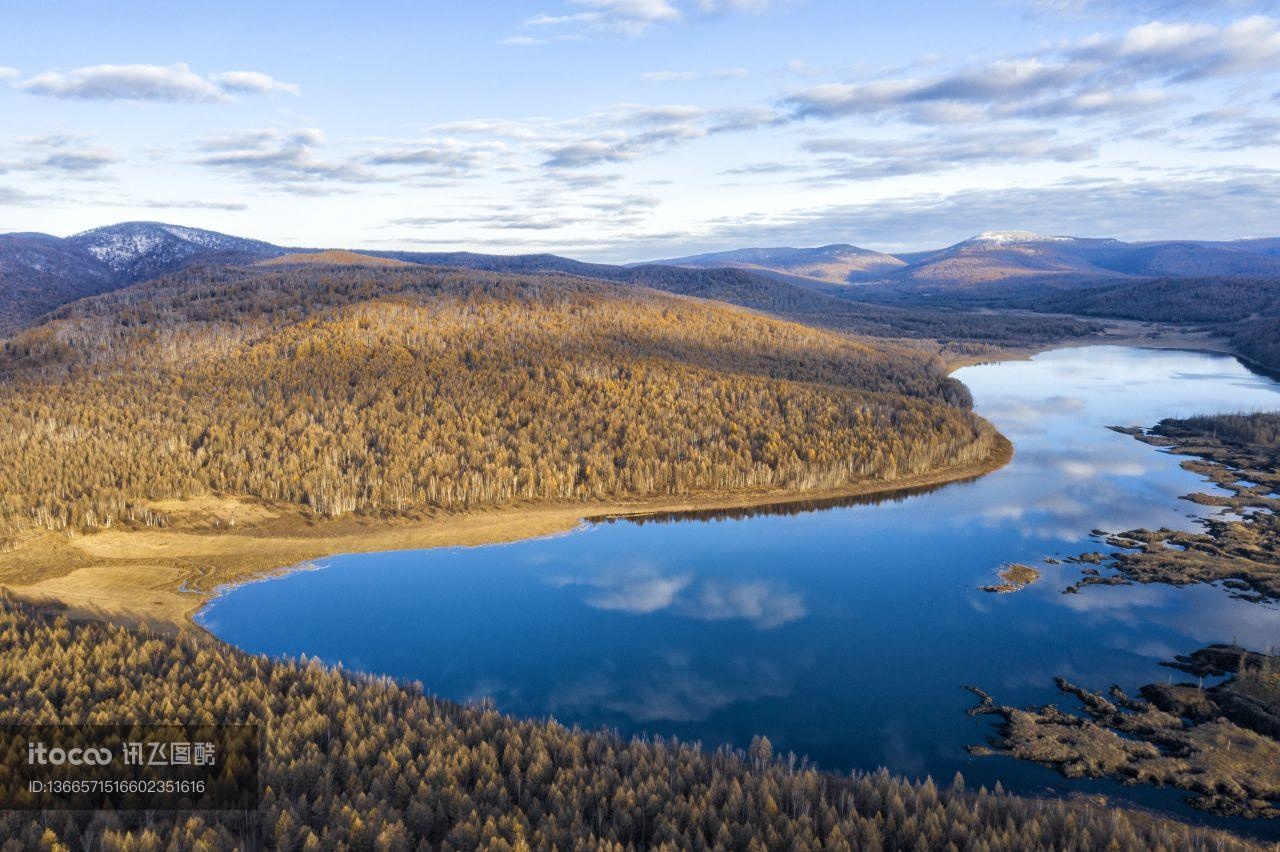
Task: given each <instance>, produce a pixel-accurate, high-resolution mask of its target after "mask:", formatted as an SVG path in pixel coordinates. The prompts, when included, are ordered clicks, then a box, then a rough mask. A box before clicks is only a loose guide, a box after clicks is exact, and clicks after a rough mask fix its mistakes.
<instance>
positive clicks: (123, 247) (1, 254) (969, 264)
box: [0, 222, 1280, 334]
mask: <svg viewBox="0 0 1280 852" xmlns="http://www.w3.org/2000/svg"><path fill="white" fill-rule="evenodd" d="M319 252H320V250H319V249H290V248H284V247H282V246H277V245H273V244H271V243H267V242H263V241H261V240H254V239H244V238H241V237H233V236H228V235H226V234H220V233H217V232H214V231H206V230H201V229H199V228H188V227H182V226H178V225H170V224H165V223H161V222H124V223H120V224H116V225H108V226H105V227H101V228H95V229H93V230H90V231H85V232H83V233H79V234H75V235H73V236H70V237H64V238H60V237H54V236H50V235H48V234H38V233H12V234H0V334H5V333H8V332H10V331H12V330H14V329H16V328H19V327H21V326H23V325H25V324H28V323H30V322H31V321H32V320H34V319H36V318H37V317H39V316H41V315H42V314H44V313H46V312H48V311H50V310H53V309H54V308H57V307H58V306H60V305H63V304H66V303H67V302H71V301H74V300H76V299H79V298H82V297H85V296H90V295H95V294H98V293H103V292H108V291H111V290H116V289H119V288H122V287H127V286H129V285H130V284H134V283H137V282H140V281H144V280H147V279H150V278H154V277H156V276H158V275H162V274H164V273H166V272H171V271H174V270H178V269H182V268H184V267H187V266H190V265H193V264H202V263H203V264H209V263H214V264H216V263H230V264H246V263H256V262H261V261H267V260H271V259H273V258H274V259H277V262H281V263H291V262H298V261H302V260H307V259H308V258H310V259H311V260H312V262H316V261H320V262H324V263H334V262H342V263H353V262H356V263H359V262H364V261H361V260H360V259H361V258H383V259H387V260H394V261H399V262H403V263H411V264H420V265H429V266H447V267H455V268H464V269H482V270H489V271H498V272H560V273H566V274H572V275H581V276H585V277H591V278H600V279H605V280H609V281H615V282H628V283H634V284H640V285H644V286H650V287H656V288H658V289H663V290H668V291H670V292H677V293H683V294H686V295H694V296H701V297H705V298H715V299H721V300H724V301H730V302H733V303H735V304H741V305H745V306H746V307H751V308H756V309H762V310H769V311H773V312H778V313H804V314H812V315H815V316H816V315H822V314H829V313H831V312H833V311H834V312H836V313H840V312H841V308H840V307H839V306H838V305H836V303H835V302H833V301H832V300H830V299H818V300H817V301H815V296H816V294H811V295H806V293H805V292H804V291H805V290H810V291H812V290H819V291H823V292H824V293H825V294H828V295H829V294H832V293H837V292H843V293H844V294H845V295H851V294H850V291H856V292H864V293H867V294H868V295H871V294H874V293H877V292H880V293H885V292H890V291H892V290H905V291H925V292H927V291H930V290H940V289H946V290H949V291H957V290H964V289H971V288H972V287H973V286H974V285H984V284H998V283H1001V282H1017V283H1031V282H1036V283H1041V282H1043V283H1045V284H1057V285H1068V284H1072V283H1078V282H1093V283H1097V282H1101V281H1125V280H1143V279H1149V278H1197V277H1205V276H1252V277H1272V276H1274V277H1280V238H1270V239H1253V240H1237V241H1225V242H1224V241H1218V242H1212V241H1190V240H1182V241H1160V242H1137V243H1129V242H1122V241H1120V240H1114V239H1094V238H1079V237H1065V236H1048V235H1043V234H1035V233H1030V232H1025V231H995V232H987V233H983V234H979V235H978V236H976V237H973V238H971V239H968V240H965V241H963V242H960V243H957V244H955V245H952V246H948V247H946V248H942V249H938V250H935V251H923V252H912V253H905V254H896V255H895V254H886V253H883V252H877V251H871V250H869V249H863V248H859V247H857V246H853V245H848V244H836V245H827V246H820V247H816V248H745V249H737V250H733V251H726V252H716V253H710V254H699V255H692V256H688V257H677V258H670V259H665V260H657V261H652V262H650V263H646V264H634V265H629V266H615V265H609V264H599V263H585V262H582V261H577V260H573V259H570V258H566V257H560V256H558V255H553V254H526V255H487V254H477V253H472V252H410V251H376V252H375V251H368V252H359V253H353V252H342V253H340V254H339V253H334V252H332V251H329V252H325V253H323V254H321V253H319ZM322 258H323V259H324V260H322V261H321V260H320V259H322ZM369 262H372V261H369ZM717 270H718V272H717V274H707V273H709V272H712V271H717ZM695 271H699V272H701V273H702V274H694V272H695ZM797 285H798V286H797ZM850 285H858V286H857V287H856V288H854V287H850ZM840 301H842V302H843V300H840ZM780 306H781V307H780ZM845 307H846V308H847V306H845Z"/></svg>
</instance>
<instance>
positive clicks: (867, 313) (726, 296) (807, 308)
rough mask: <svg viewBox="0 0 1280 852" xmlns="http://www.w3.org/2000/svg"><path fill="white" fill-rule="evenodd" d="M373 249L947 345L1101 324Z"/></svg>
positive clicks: (1052, 334) (731, 280)
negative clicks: (565, 277)
mask: <svg viewBox="0 0 1280 852" xmlns="http://www.w3.org/2000/svg"><path fill="white" fill-rule="evenodd" d="M368 254H371V255H373V256H376V257H382V258H389V259H394V260H400V261H407V262H410V263H418V264H423V265H427V266H440V267H449V268H458V269H475V270H484V271H489V272H518V273H529V272H563V273H567V274H571V275H580V276H582V277H584V278H592V279H596V280H600V281H611V282H615V283H619V284H633V285H638V286H642V287H650V288H653V289H655V290H664V291H666V292H668V293H678V294H680V295H685V296H697V297H698V298H701V299H715V300H716V301H720V302H726V303H728V304H730V305H739V306H741V307H744V308H751V309H752V310H756V311H764V312H766V313H770V314H774V315H775V316H780V317H783V318H785V319H792V320H795V321H797V322H802V323H805V324H806V325H812V326H816V327H818V328H828V329H832V330H835V331H844V332H850V333H853V334H859V335H865V336H871V337H889V338H914V339H930V340H937V341H939V342H940V343H943V344H947V343H950V342H959V343H960V345H965V344H975V343H976V344H979V345H981V344H993V345H1014V346H1017V345H1025V344H1035V343H1043V342H1046V341H1053V340H1064V339H1069V338H1076V337H1084V336H1087V335H1089V334H1091V333H1093V332H1094V331H1096V330H1098V328H1099V326H1097V325H1095V324H1092V323H1089V322H1088V321H1082V320H1076V319H1071V318H1064V317H1028V316H1022V315H1005V316H992V315H990V314H982V313H977V312H972V311H956V310H946V309H944V310H935V309H934V308H932V307H930V306H928V305H921V304H915V305H912V306H911V307H910V308H902V307H893V306H890V305H884V304H874V303H870V302H864V301H856V300H853V299H851V298H846V297H842V296H841V295H836V294H834V293H827V292H819V291H816V290H813V289H812V288H810V287H804V286H800V285H798V284H795V283H791V282H789V281H787V280H781V279H778V278H774V277H767V276H765V275H763V274H760V273H759V272H756V271H751V270H746V269H738V268H732V267H715V268H705V269H691V268H686V267H682V266H676V265H670V264H663V263H657V264H641V265H637V266H610V265H608V264H603V263H583V262H582V261H577V260H571V259H569V258H565V257H560V256H558V255H554V254H526V255H492V254H475V253H472V252H404V251H383V252H369V253H368ZM849 295H850V294H844V296H849Z"/></svg>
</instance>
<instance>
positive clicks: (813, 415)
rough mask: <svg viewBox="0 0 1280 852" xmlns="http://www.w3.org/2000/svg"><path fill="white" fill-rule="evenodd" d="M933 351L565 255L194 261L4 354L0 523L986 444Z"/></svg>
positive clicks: (778, 474) (406, 507) (16, 340)
mask: <svg viewBox="0 0 1280 852" xmlns="http://www.w3.org/2000/svg"><path fill="white" fill-rule="evenodd" d="M966 403H967V394H966V392H965V391H964V389H963V387H962V386H960V385H959V384H958V383H957V382H955V381H954V380H951V379H948V378H946V377H945V375H944V373H943V371H942V369H941V366H940V364H939V363H938V362H937V361H936V360H934V359H932V358H929V357H926V356H924V355H921V354H919V353H914V352H912V351H910V350H899V349H893V348H889V347H872V346H868V345H865V344H862V343H858V342H856V341H853V340H851V339H850V338H848V337H845V336H842V335H838V334H832V333H829V332H824V331H821V330H816V329H813V328H809V327H805V326H802V325H799V324H795V323H790V322H784V321H781V320H776V319H772V318H768V317H763V316H760V315H757V314H753V313H749V312H744V311H741V310H738V309H735V308H732V307H728V306H724V305H719V304H716V303H712V302H705V301H699V300H693V299H686V298H680V297H676V296H672V295H670V294H665V293H659V292H656V291H653V290H650V289H646V288H641V287H637V286H635V285H617V284H611V283H607V282H601V281H591V280H587V279H583V278H578V277H574V276H566V275H558V274H543V275H510V274H502V273H495V272H483V271H474V270H471V271H467V270H439V269H430V268H426V267H393V268H369V267H363V266H349V265H348V266H316V265H310V264H308V265H300V266H283V267H228V266H216V267H193V268H190V269H186V270H183V271H180V272H177V273H173V274H170V275H168V276H166V277H162V278H159V279H156V280H154V281H152V282H149V283H146V284H141V285H136V286H134V287H131V288H127V289H125V290H120V291H116V292H113V293H109V294H106V295H102V296H97V297H93V298H90V299H84V300H81V301H78V302H76V303H73V304H71V305H68V306H66V307H64V308H63V309H61V310H60V311H58V312H56V313H55V314H54V315H53V316H51V317H50V318H49V319H47V320H46V321H45V322H44V323H42V324H41V325H39V326H36V327H34V328H30V329H27V330H25V331H23V332H21V333H19V334H17V335H15V336H13V337H11V338H9V339H8V340H6V341H5V342H4V345H3V353H0V406H3V408H4V410H5V411H6V421H5V425H6V428H5V429H4V430H3V431H2V432H0V493H3V494H5V495H6V499H5V502H4V503H3V504H0V513H2V514H3V523H4V525H5V527H6V528H8V529H9V530H10V531H11V532H12V531H13V530H17V529H21V528H23V527H26V526H30V525H33V524H34V525H38V526H41V527H47V528H53V529H60V528H63V527H81V528H92V527H98V526H104V525H108V524H116V523H120V522H128V521H137V522H145V523H155V522H162V520H163V519H160V518H156V517H154V516H153V515H152V514H151V513H150V510H149V509H147V508H146V504H147V503H148V501H152V500H158V499H162V498H181V497H190V496H196V495H203V494H207V493H210V492H215V493H221V494H233V495H241V496H245V497H249V498H256V499H259V500H265V501H277V502H281V503H284V504H295V505H297V506H299V507H305V509H306V510H307V511H309V512H313V513H315V514H317V515H321V516H329V517H334V516H339V515H343V514H347V513H351V512H361V513H367V514H376V515H390V514H404V515H420V514H423V513H430V512H434V511H441V510H446V511H452V510H462V509H469V508H474V507H478V506H493V505H501V504H508V503H513V502H527V501H565V500H572V501H580V500H594V499H601V498H612V497H628V496H642V495H667V494H685V493H693V492H700V491H724V490H734V491H738V490H743V489H806V490H807V489H838V488H841V487H847V486H849V485H852V484H854V483H862V482H866V481H869V480H882V481H892V480H895V479H899V478H901V477H903V476H906V475H910V474H919V473H922V472H928V471H933V470H937V469H939V468H943V467H949V466H954V465H965V464H971V463H976V462H980V461H982V460H983V459H986V458H988V457H989V456H990V454H991V453H992V451H993V449H994V448H995V446H996V443H997V442H998V439H997V437H996V436H995V434H994V432H993V431H992V430H991V428H990V427H989V426H988V425H987V424H986V423H985V422H984V421H982V420H981V419H980V418H978V417H976V416H975V415H973V414H972V413H971V412H970V411H969V410H968V408H967V404H966Z"/></svg>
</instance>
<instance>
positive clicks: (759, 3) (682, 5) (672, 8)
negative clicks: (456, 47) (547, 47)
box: [502, 0, 780, 45]
mask: <svg viewBox="0 0 1280 852" xmlns="http://www.w3.org/2000/svg"><path fill="white" fill-rule="evenodd" d="M778 5H780V3H779V2H778V0H565V2H564V6H563V7H562V8H561V9H560V10H559V11H557V12H542V13H540V14H537V15H534V16H533V17H531V18H529V19H527V20H526V21H525V22H524V26H526V27H533V28H537V29H547V30H560V31H562V32H561V33H560V35H559V36H556V37H551V38H541V37H535V36H527V35H526V36H513V37H510V38H506V39H503V40H502V42H503V43H504V44H512V45H531V44H545V43H546V42H548V41H557V40H563V39H564V36H566V35H569V34H573V35H576V36H578V37H585V36H628V37H635V36H640V35H644V34H645V33H647V32H649V31H650V30H652V29H653V28H654V27H657V26H659V25H662V24H673V23H678V22H680V21H683V20H686V19H687V18H688V17H689V16H690V14H692V15H693V16H695V17H696V16H703V17H710V16H717V15H722V14H727V13H746V14H758V13H760V12H764V11H766V10H767V9H770V8H773V7H775V6H778Z"/></svg>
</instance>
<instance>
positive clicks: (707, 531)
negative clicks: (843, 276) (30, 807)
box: [200, 347, 1280, 835]
mask: <svg viewBox="0 0 1280 852" xmlns="http://www.w3.org/2000/svg"><path fill="white" fill-rule="evenodd" d="M956 375H957V377H958V378H960V379H961V380H962V381H964V382H965V383H966V384H967V385H968V386H969V388H970V389H971V390H972V391H973V396H974V399H975V404H976V408H977V410H978V412H979V413H981V414H982V415H983V416H984V417H986V418H988V419H989V420H991V421H992V422H993V423H995V425H996V426H997V427H998V428H999V429H1000V430H1001V431H1002V432H1003V433H1004V434H1005V435H1007V436H1008V437H1009V438H1010V439H1012V441H1013V442H1014V445H1015V447H1016V455H1015V458H1014V461H1013V462H1012V463H1011V464H1010V465H1009V466H1007V467H1006V468H1004V469H1002V470H1000V471H998V472H996V473H994V474H991V475H989V476H986V477H984V478H982V479H980V480H977V481H974V482H970V483H962V484H956V485H952V486H948V487H945V488H942V489H940V490H937V491H934V492H931V493H927V494H923V495H918V496H912V497H908V498H903V499H898V500H895V501H889V502H884V503H880V504H878V505H858V506H848V507H844V508H831V509H824V510H821V511H811V512H805V513H801V514H783V515H768V514H764V515H757V516H754V517H745V518H738V519H721V520H705V519H695V520H681V521H675V522H664V523H655V522H648V523H643V524H637V523H633V522H613V523H600V524H590V525H585V526H584V527H583V528H582V529H580V530H578V531H576V532H573V533H571V534H567V535H563V536H559V537H554V538H545V539H537V540H531V541H525V542H520V543H517V544H508V545H495V546H489V547H477V548H445V549H436V550H422V551H405V552H395V553H378V554H358V555H348V556H338V557H333V558H330V559H327V560H325V561H324V562H323V570H320V571H304V572H298V573H294V574H290V575H288V576H286V577H284V578H281V579H275V580H270V581H264V582H259V583H253V584H249V585H245V586H241V587H239V588H236V589H233V590H231V591H229V592H228V593H226V594H224V595H223V596H221V597H219V598H218V599H217V600H215V601H214V602H213V603H212V604H210V605H209V607H208V608H206V609H205V611H204V612H203V613H202V614H201V616H200V620H201V621H202V623H203V624H204V625H205V626H206V627H208V628H209V629H210V630H211V631H213V632H214V633H216V634H217V635H219V636H221V637H222V638H224V639H226V640H227V641H229V642H232V643H234V644H235V645H238V646H240V647H242V648H244V649H246V650H249V651H253V652H260V653H267V654H273V655H291V656H292V655H299V654H307V655H309V656H316V657H320V658H321V659H323V660H325V661H328V662H331V663H336V662H341V663H342V664H343V665H345V666H346V667H348V668H352V669H360V670H364V671H370V672H376V673H380V674H390V675H394V676H397V677H404V678H413V679H418V680H421V681H422V682H423V683H424V684H425V685H426V686H427V688H428V690H429V691H430V692H432V693H434V694H437V695H440V696H443V697H446V698H451V699H456V700H464V701H465V700H472V699H479V698H482V697H492V698H493V699H494V701H495V702H496V703H497V705H498V707H499V708H500V709H503V710H505V711H509V712H511V713H515V714H520V715H527V716H546V715H553V716H555V717H556V718H557V719H559V720H560V721H562V722H566V723H570V724H571V723H580V724H582V725H583V726H588V727H596V726H609V727H614V728H617V729H619V730H621V731H622V732H623V733H644V732H648V733H661V734H667V735H670V734H674V735H677V736H680V737H682V738H685V739H689V740H700V741H702V742H704V743H707V744H711V745H715V744H721V743H732V744H735V745H739V746H745V745H746V744H747V743H748V742H750V739H751V737H752V735H753V734H757V733H763V734H766V735H767V736H768V737H769V738H770V740H772V742H773V744H774V748H775V750H777V751H780V752H785V751H788V750H791V751H795V752H796V753H798V754H802V755H807V756H809V757H810V758H812V759H813V760H815V761H816V762H818V763H819V764H820V765H822V766H824V767H826V768H830V769H835V770H848V769H854V768H867V769H869V768H874V767H876V766H881V765H884V766H888V767H890V768H891V769H892V770H894V771H896V772H899V773H902V774H905V775H909V776H923V775H925V774H931V775H933V776H934V777H935V778H937V779H941V780H944V781H949V780H950V779H951V777H952V775H953V774H954V773H955V772H956V771H957V770H959V771H961V772H963V773H964V776H965V778H966V780H967V782H968V783H969V785H970V786H976V785H977V784H979V783H984V784H987V785H991V784H993V783H994V782H995V781H996V780H997V779H999V780H1001V781H1002V782H1003V784H1004V785H1005V787H1007V788H1011V789H1014V790H1019V791H1023V792H1029V793H1037V792H1047V791H1057V792H1063V791H1069V790H1078V791H1089V792H1104V793H1107V794H1111V795H1116V796H1121V797H1125V798H1128V799H1130V800H1132V801H1135V802H1139V803H1141V804H1144V805H1148V806H1152V807H1158V808H1162V809H1169V810H1173V811H1176V812H1178V814H1179V815H1180V816H1183V817H1188V818H1193V819H1203V817H1200V816H1198V815H1196V813H1195V812H1193V811H1189V810H1188V809H1186V808H1184V807H1183V806H1182V805H1181V794H1178V793H1177V792H1175V791H1158V790H1151V789H1147V788H1125V787H1122V786H1120V785H1118V784H1114V783H1111V782H1106V781H1082V782H1075V781H1067V780H1065V779H1063V778H1061V777H1060V776H1059V775H1057V774H1056V773H1054V772H1053V771H1051V770H1048V769H1044V768H1041V767H1037V766H1034V765H1030V764H1025V763H1021V762H1017V761H1013V760H1011V759H1007V758H1003V757H973V756H970V755H969V754H968V753H967V752H966V751H965V746H966V745H968V744H972V743H981V742H983V741H984V739H985V738H986V737H988V736H990V734H991V733H992V730H991V722H990V721H989V720H984V719H970V718H968V717H966V716H965V712H964V711H965V710H966V709H967V708H968V707H970V706H972V704H973V699H972V697H971V696H970V695H969V693H967V692H965V691H964V690H962V689H961V687H962V685H963V684H975V685H979V686H982V687H983V688H984V689H987V690H988V691H989V692H991V693H993V694H994V695H995V697H996V698H997V700H999V701H1001V702H1003V703H1015V704H1026V703H1033V702H1046V701H1058V702H1060V703H1061V704H1062V705H1063V706H1071V705H1072V704H1073V703H1074V702H1073V700H1071V699H1069V698H1063V697H1062V696H1060V695H1059V694H1058V693H1057V691H1056V690H1055V688H1054V686H1053V678H1054V677H1055V676H1056V675H1063V676H1065V677H1067V678H1068V679H1070V680H1073V681H1075V682H1076V683H1079V684H1082V685H1084V686H1086V687H1090V688H1095V689H1105V688H1106V687H1108V686H1110V685H1111V684H1113V683H1115V684H1120V685H1122V686H1124V687H1126V688H1136V687H1137V686H1139V685H1141V684H1143V683H1149V682H1152V681H1155V680H1165V679H1167V678H1168V677H1169V676H1170V670H1169V669H1166V668H1161V667H1160V666H1158V665H1157V663H1158V662H1159V661H1161V660H1166V659H1170V658H1171V657H1172V656H1173V655H1174V654H1178V653H1186V652H1189V651H1192V650H1194V649H1196V648H1198V647H1200V646H1202V645H1204V644H1206V643H1209V642H1222V641H1233V640H1234V641H1237V642H1240V643H1241V644H1244V645H1247V646H1252V647H1255V648H1265V647H1269V646H1272V645H1276V644H1280V609H1278V608H1276V607H1271V606H1264V605H1258V604H1250V603H1246V602H1242V601H1238V600H1234V599H1232V598H1231V597H1230V596H1229V594H1228V593H1227V592H1225V591H1224V590H1222V589H1220V588H1215V587H1209V586H1197V587H1191V588H1186V589H1175V588H1170V587H1165V586H1157V585H1151V586H1129V587H1092V588H1086V589H1085V590H1083V591H1082V592H1081V593H1080V594H1078V595H1063V594H1061V589H1062V588H1063V587H1064V586H1065V585H1067V584H1068V583H1070V582H1073V581H1074V580H1076V579H1078V578H1079V576H1080V575H1079V569H1078V568H1076V567H1074V566H1071V565H1062V566H1050V565H1045V564H1044V563H1043V562H1042V560H1043V559H1044V558H1045V557H1051V556H1054V557H1059V558H1061V557H1065V556H1071V555H1075V554H1078V553H1081V552H1084V551H1088V550H1104V551H1105V550H1107V548H1106V547H1105V546H1101V545H1100V544H1099V543H1098V542H1097V541H1095V540H1094V539H1092V538H1091V537H1090V531H1091V530H1093V529H1095V528H1099V529H1103V530H1116V531H1118V530H1125V529H1130V528H1133V527H1138V526H1148V527H1151V526H1161V525H1166V526H1171V527H1179V528H1188V529H1189V528H1193V527H1194V526H1195V523H1196V522H1195V517H1197V516H1198V513H1199V514H1203V513H1206V512H1210V511H1213V510H1212V509H1208V508H1205V507H1198V506H1196V505H1194V504H1191V503H1188V502H1186V501H1179V500H1178V499H1177V498H1178V496H1179V495H1182V494H1186V493H1189V492H1191V491H1195V490H1204V489H1206V488H1208V487H1209V486H1207V485H1205V484H1204V482H1203V481H1202V480H1201V479H1200V477H1197V476H1195V475H1194V474H1191V473H1188V472H1186V471H1184V470H1182V469H1180V468H1179V466H1178V459H1177V458H1175V457H1172V456H1169V455H1168V454H1166V453H1163V452H1160V451H1158V450H1156V449H1154V448H1152V447H1149V446H1147V445H1145V444H1142V443H1140V442H1138V441H1136V440H1134V439H1133V438H1130V437H1128V436H1125V435H1120V434H1117V433H1115V432H1112V431H1110V430H1108V429H1107V428H1106V427H1107V426H1109V425H1121V426H1146V425H1150V424H1152V423H1154V422H1155V421H1157V420H1159V419H1160V418H1162V417H1171V416H1175V417H1176V416H1186V415H1190V414H1194V413H1203V412H1221V411H1240V410H1259V409H1272V410H1275V409H1280V385H1277V384H1276V383H1275V382H1273V381H1271V380H1270V379H1267V378H1264V377H1261V376H1257V375H1254V374H1252V373H1250V372H1248V371H1247V370H1245V369H1244V368H1243V367H1242V366H1240V364H1239V363H1238V362H1236V361H1235V360H1234V359H1231V358H1227V357H1220V356H1214V355H1205V354H1198V353H1189V352H1174V351H1159V350H1141V349H1132V348H1123V347H1089V348H1080V349H1064V350H1058V351H1054V352H1049V353H1045V354H1042V355H1039V356H1037V357H1036V358H1034V359H1033V360H1031V361H1025V362H1008V363H1001V364H992V365H982V366H976V367H968V368H965V369H963V370H960V371H959V372H958V373H957V374H956ZM1008 561H1022V562H1026V563H1029V564H1034V565H1039V566H1040V567H1042V569H1043V570H1044V571H1045V577H1044V579H1043V580H1042V581H1041V582H1040V583H1038V584H1036V585H1034V586H1031V587H1029V588H1027V589H1025V590H1023V591H1022V592H1019V593H1017V594H1012V595H992V594H988V593H985V592H982V591H979V590H978V586H980V585H983V584H986V583H989V582H992V581H993V578H994V574H995V571H996V569H997V568H998V567H999V565H1000V564H1001V563H1004V562H1008ZM1250 828H1251V830H1253V831H1255V832H1258V831H1261V832H1263V833H1270V834H1273V835H1274V834H1277V833H1280V831H1277V829H1280V827H1276V826H1264V825H1261V824H1255V825H1253V826H1251V827H1250Z"/></svg>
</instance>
